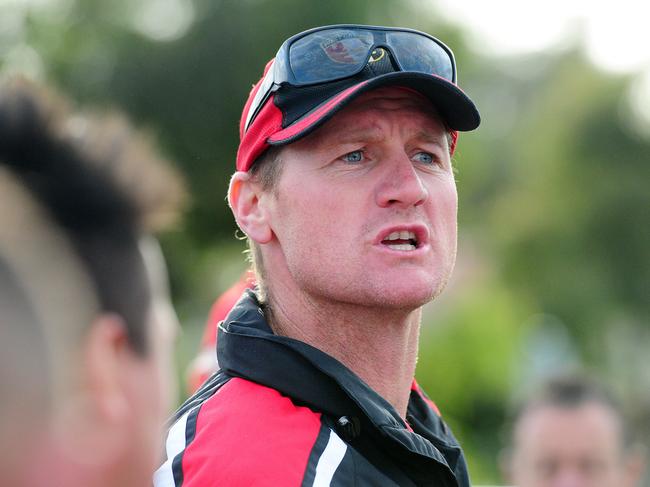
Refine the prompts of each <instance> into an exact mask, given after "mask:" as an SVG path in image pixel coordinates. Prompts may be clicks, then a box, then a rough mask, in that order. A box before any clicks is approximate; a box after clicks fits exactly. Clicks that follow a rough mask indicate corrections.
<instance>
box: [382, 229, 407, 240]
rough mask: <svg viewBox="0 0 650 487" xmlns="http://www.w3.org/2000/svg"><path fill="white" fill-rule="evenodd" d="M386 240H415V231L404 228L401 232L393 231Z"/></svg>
mask: <svg viewBox="0 0 650 487" xmlns="http://www.w3.org/2000/svg"><path fill="white" fill-rule="evenodd" d="M384 240H415V233H413V232H408V231H406V230H402V231H401V232H393V233H391V234H390V235H389V236H388V237H386V238H385V239H384Z"/></svg>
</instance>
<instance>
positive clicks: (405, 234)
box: [384, 230, 417, 250]
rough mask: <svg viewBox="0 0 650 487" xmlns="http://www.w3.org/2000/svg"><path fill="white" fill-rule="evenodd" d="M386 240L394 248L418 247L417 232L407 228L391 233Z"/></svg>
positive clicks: (387, 244) (411, 248)
mask: <svg viewBox="0 0 650 487" xmlns="http://www.w3.org/2000/svg"><path fill="white" fill-rule="evenodd" d="M384 242H385V245H386V246H387V247H389V248H390V249H392V250H415V249H416V248H417V240H416V238H415V233H413V232H409V231H407V230H402V231H401V232H393V233H391V234H390V235H388V237H386V238H385V239H384ZM391 242H395V243H391Z"/></svg>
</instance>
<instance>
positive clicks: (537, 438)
mask: <svg viewBox="0 0 650 487" xmlns="http://www.w3.org/2000/svg"><path fill="white" fill-rule="evenodd" d="M626 430H627V428H626V425H625V420H624V418H623V415H622V413H621V411H620V409H619V408H618V406H617V405H616V403H615V402H614V400H613V399H612V398H611V397H610V396H609V395H608V394H607V393H606V392H605V391H604V390H603V389H602V388H600V387H599V386H598V385H597V384H595V383H593V382H590V381H588V380H585V379H583V378H580V377H559V378H555V379H553V380H551V381H549V382H548V383H546V384H545V385H544V387H543V388H542V389H541V390H540V391H539V392H538V394H537V395H535V396H533V397H532V398H531V399H530V400H529V401H528V402H527V403H525V404H524V405H523V407H522V408H521V409H520V411H519V412H518V414H517V416H516V418H515V421H514V427H513V439H512V451H511V452H510V453H509V454H508V455H507V456H506V459H505V465H504V466H505V473H506V477H507V478H508V479H509V481H510V482H511V483H512V484H513V485H516V486H518V487H612V486H616V487H633V486H636V485H639V479H640V477H641V474H642V470H643V458H642V456H641V453H640V451H639V450H638V448H637V449H635V448H634V446H633V445H631V443H630V439H629V437H628V436H629V435H628V434H627V431H626Z"/></svg>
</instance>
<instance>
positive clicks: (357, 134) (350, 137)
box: [326, 125, 384, 144]
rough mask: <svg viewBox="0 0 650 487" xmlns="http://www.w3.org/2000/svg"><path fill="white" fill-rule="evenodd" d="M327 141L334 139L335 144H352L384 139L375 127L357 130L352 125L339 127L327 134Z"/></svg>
mask: <svg viewBox="0 0 650 487" xmlns="http://www.w3.org/2000/svg"><path fill="white" fill-rule="evenodd" d="M327 135H328V136H327V137H326V138H327V139H330V140H331V139H332V138H334V139H335V140H336V141H337V142H340V143H341V142H342V143H348V144H351V143H354V142H377V141H380V140H382V139H383V138H384V135H383V134H382V132H381V130H380V129H378V128H376V127H363V128H358V127H355V126H354V125H349V126H345V127H339V128H338V129H337V130H336V131H332V132H331V133H329V134H327Z"/></svg>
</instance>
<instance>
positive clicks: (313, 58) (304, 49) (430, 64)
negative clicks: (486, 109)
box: [245, 25, 456, 130]
mask: <svg viewBox="0 0 650 487" xmlns="http://www.w3.org/2000/svg"><path fill="white" fill-rule="evenodd" d="M388 54H390V59H391V61H392V67H393V68H394V69H395V71H411V72H417V73H425V74H430V75H434V76H438V77H441V78H443V79H445V80H447V81H449V82H451V83H454V84H456V62H455V61H454V54H453V53H452V51H451V49H449V48H448V47H447V46H446V45H445V44H443V43H442V42H441V41H439V40H438V39H436V38H435V37H432V36H430V35H428V34H425V33H424V32H419V31H417V30H412V29H403V28H392V27H373V26H365V25H332V26H327V27H318V28H315V29H311V30H308V31H305V32H302V33H300V34H296V35H295V36H293V37H291V38H289V39H287V40H286V41H284V43H283V44H282V46H280V49H279V50H278V52H277V54H276V55H275V60H274V62H273V65H272V66H271V67H270V68H269V70H268V71H267V73H266V75H265V76H264V80H263V81H262V84H261V85H260V88H259V90H258V91H257V93H256V95H255V97H254V98H253V102H252V103H251V106H250V108H249V110H248V115H247V117H246V124H245V127H246V130H248V127H250V125H251V123H252V122H253V120H255V117H256V116H257V115H258V113H259V112H260V110H261V109H262V107H263V106H264V104H265V103H266V102H267V101H268V99H269V98H270V96H271V95H272V94H273V93H274V92H276V91H277V90H278V89H279V88H280V87H282V86H286V85H289V86H293V87H303V86H310V85H317V84H323V83H329V82H332V81H339V80H342V79H345V78H350V77H352V76H355V75H357V74H359V73H360V72H361V71H362V70H363V69H364V68H365V67H366V66H367V65H372V64H373V63H381V62H386V61H388V59H386V56H388ZM374 76H376V75H374ZM374 76H373V75H370V77H374Z"/></svg>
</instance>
